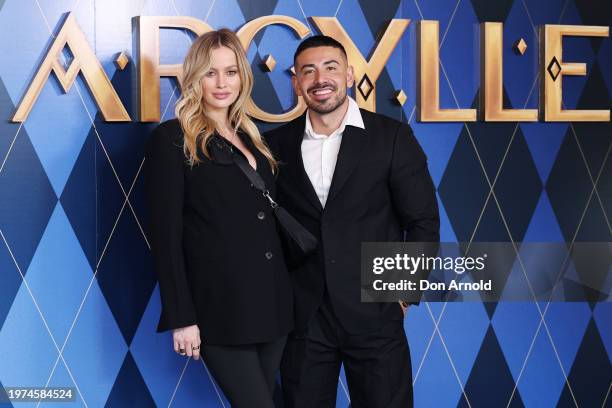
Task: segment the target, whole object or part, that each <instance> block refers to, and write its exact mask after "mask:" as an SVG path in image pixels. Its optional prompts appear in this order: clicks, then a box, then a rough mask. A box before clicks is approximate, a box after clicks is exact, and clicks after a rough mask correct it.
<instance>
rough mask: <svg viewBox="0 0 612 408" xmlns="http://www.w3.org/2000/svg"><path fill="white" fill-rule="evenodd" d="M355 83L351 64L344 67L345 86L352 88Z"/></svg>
mask: <svg viewBox="0 0 612 408" xmlns="http://www.w3.org/2000/svg"><path fill="white" fill-rule="evenodd" d="M354 83H355V70H354V69H353V66H352V65H349V66H348V67H347V68H346V87H347V88H352V87H353V84H354Z"/></svg>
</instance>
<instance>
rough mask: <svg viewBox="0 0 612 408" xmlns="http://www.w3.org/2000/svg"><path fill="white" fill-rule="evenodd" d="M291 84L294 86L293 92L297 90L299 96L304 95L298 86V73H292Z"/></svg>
mask: <svg viewBox="0 0 612 408" xmlns="http://www.w3.org/2000/svg"><path fill="white" fill-rule="evenodd" d="M291 86H292V87H293V92H295V94H296V95H297V96H302V91H301V90H300V87H299V86H298V81H297V75H291Z"/></svg>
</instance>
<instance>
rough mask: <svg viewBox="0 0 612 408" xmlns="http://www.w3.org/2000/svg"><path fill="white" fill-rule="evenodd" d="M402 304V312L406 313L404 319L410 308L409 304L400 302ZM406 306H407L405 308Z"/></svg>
mask: <svg viewBox="0 0 612 408" xmlns="http://www.w3.org/2000/svg"><path fill="white" fill-rule="evenodd" d="M398 303H399V304H400V307H401V308H402V312H403V313H404V317H406V313H407V312H408V308H409V307H410V305H409V304H407V303H405V302H401V301H400V302H398ZM404 305H406V306H404Z"/></svg>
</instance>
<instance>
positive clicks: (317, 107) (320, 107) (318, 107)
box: [306, 90, 347, 115]
mask: <svg viewBox="0 0 612 408" xmlns="http://www.w3.org/2000/svg"><path fill="white" fill-rule="evenodd" d="M346 94H347V92H346V90H345V91H344V93H343V94H342V95H339V96H338V98H337V99H336V102H335V103H333V104H332V105H331V106H329V107H327V106H325V104H327V103H329V102H330V101H329V100H328V101H325V102H323V103H322V104H318V103H317V102H315V101H311V102H310V104H309V103H308V100H306V105H308V108H309V109H312V110H313V111H315V112H316V113H319V114H322V115H323V114H327V113H331V112H333V111H335V110H336V109H338V108H339V107H340V106H342V104H343V103H344V101H346Z"/></svg>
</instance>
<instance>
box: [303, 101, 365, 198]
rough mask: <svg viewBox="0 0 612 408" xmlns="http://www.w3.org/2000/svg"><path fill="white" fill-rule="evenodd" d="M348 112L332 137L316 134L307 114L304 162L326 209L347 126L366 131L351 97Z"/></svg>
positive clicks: (355, 103) (307, 113) (308, 113)
mask: <svg viewBox="0 0 612 408" xmlns="http://www.w3.org/2000/svg"><path fill="white" fill-rule="evenodd" d="M347 98H348V100H349V106H348V110H347V111H346V115H344V119H342V123H340V126H339V127H338V129H336V130H335V131H334V132H333V133H332V134H331V135H329V136H326V135H321V134H318V133H315V132H314V130H313V129H312V124H311V123H310V112H306V127H305V129H304V139H303V140H302V160H303V162H304V169H305V170H306V174H308V178H309V179H310V182H311V183H312V186H313V187H314V190H315V192H316V193H317V196H318V197H319V201H320V202H321V205H322V206H323V207H325V203H326V201H327V196H328V194H329V187H330V186H331V182H332V177H333V176H334V170H335V169H336V162H337V161H338V152H339V151H340V144H341V143H342V134H343V133H344V128H345V127H346V126H355V127H359V128H361V129H365V126H364V124H363V118H362V117H361V112H359V106H358V105H357V102H355V101H354V100H353V98H351V97H350V96H347Z"/></svg>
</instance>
